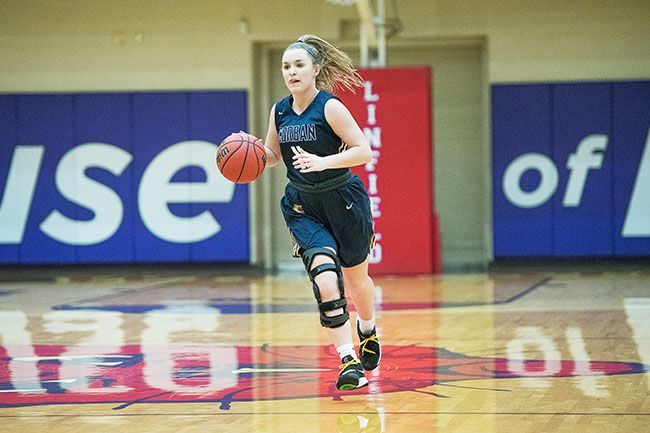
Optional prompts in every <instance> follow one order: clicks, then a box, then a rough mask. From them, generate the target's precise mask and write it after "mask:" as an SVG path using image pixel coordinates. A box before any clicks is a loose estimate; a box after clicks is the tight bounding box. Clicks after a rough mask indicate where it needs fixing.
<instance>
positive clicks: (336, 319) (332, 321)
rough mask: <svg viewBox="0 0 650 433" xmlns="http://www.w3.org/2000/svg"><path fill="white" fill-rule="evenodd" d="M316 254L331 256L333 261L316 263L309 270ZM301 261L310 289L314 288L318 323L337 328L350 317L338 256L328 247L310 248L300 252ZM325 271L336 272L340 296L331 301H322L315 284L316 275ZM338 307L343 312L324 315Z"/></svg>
mask: <svg viewBox="0 0 650 433" xmlns="http://www.w3.org/2000/svg"><path fill="white" fill-rule="evenodd" d="M317 254H324V255H326V256H328V257H331V258H332V259H333V260H334V263H323V264H322V265H318V266H316V267H315V268H314V269H311V270H310V268H311V264H312V262H313V261H314V256H316V255H317ZM302 261H303V263H304V264H305V268H306V269H307V273H308V274H309V279H310V280H311V283H312V289H313V290H314V296H315V297H316V302H318V310H319V311H320V324H321V325H322V326H324V327H326V328H338V327H339V326H343V324H345V322H347V320H348V318H349V317H350V314H349V313H348V310H347V308H346V306H347V305H348V301H347V300H346V299H345V291H344V290H343V274H342V273H341V265H340V263H339V259H338V257H336V253H334V252H333V251H332V250H330V249H328V248H310V249H308V250H307V251H305V252H303V253H302ZM327 271H333V272H334V273H336V278H337V283H338V286H339V292H340V293H341V298H340V299H335V300H333V301H326V302H322V301H321V297H320V289H319V287H318V285H317V284H316V281H315V278H316V275H319V274H321V273H323V272H327ZM339 308H342V309H343V313H341V314H339V315H338V316H331V317H330V316H327V315H325V312H326V311H334V310H337V309H339Z"/></svg>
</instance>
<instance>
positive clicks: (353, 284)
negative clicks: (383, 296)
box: [345, 275, 375, 298]
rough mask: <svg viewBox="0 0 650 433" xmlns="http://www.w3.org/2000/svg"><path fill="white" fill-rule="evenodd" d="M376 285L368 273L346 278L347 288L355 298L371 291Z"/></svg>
mask: <svg viewBox="0 0 650 433" xmlns="http://www.w3.org/2000/svg"><path fill="white" fill-rule="evenodd" d="M374 286H375V285H374V283H373V281H372V279H371V278H370V277H369V276H367V275H366V276H365V277H362V278H357V279H346V280H345V289H346V290H347V291H349V292H350V295H351V296H352V297H353V298H354V297H355V296H356V295H363V294H365V293H367V292H369V291H373V290H374Z"/></svg>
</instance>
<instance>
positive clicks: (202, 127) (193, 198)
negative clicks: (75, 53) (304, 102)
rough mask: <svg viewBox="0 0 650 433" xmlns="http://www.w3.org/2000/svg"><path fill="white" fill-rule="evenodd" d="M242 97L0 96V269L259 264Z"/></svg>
mask: <svg viewBox="0 0 650 433" xmlns="http://www.w3.org/2000/svg"><path fill="white" fill-rule="evenodd" d="M246 126H247V107H246V93H245V92H244V91H209V92H155V93H93V94H86V93H83V94H81V93H75V94H56V95H0V194H1V195H0V197H1V198H2V201H1V202H0V263H4V264H36V263H123V262H135V263H138V262H183V261H225V262H248V261H249V255H250V254H249V222H248V217H249V216H248V190H247V186H246V185H235V184H232V183H230V182H229V181H227V180H225V179H224V178H223V177H222V176H221V174H219V172H218V171H217V170H216V167H215V163H214V155H215V150H216V145H217V144H218V143H219V142H220V141H221V139H222V138H223V137H225V136H226V135H228V134H229V133H231V132H233V131H238V130H240V129H246Z"/></svg>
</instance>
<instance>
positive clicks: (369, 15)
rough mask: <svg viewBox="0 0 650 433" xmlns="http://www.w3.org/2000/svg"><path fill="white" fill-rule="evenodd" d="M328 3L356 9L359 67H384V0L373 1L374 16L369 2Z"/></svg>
mask: <svg viewBox="0 0 650 433" xmlns="http://www.w3.org/2000/svg"><path fill="white" fill-rule="evenodd" d="M327 1H328V2H330V3H333V4H338V5H345V6H350V5H352V4H353V3H354V4H355V5H356V7H357V14H358V15H359V52H360V56H359V60H360V62H359V63H360V65H361V67H364V68H367V67H371V68H373V67H374V68H378V67H383V66H386V7H385V4H384V2H385V0H374V3H375V10H376V14H374V13H373V8H372V6H371V5H370V3H371V0H356V1H355V0H327Z"/></svg>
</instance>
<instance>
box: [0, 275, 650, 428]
mask: <svg viewBox="0 0 650 433" xmlns="http://www.w3.org/2000/svg"><path fill="white" fill-rule="evenodd" d="M116 274H117V273H116V272H114V271H113V272H110V273H108V272H107V273H105V274H102V272H94V273H92V274H79V273H78V272H77V273H75V272H71V273H66V274H62V275H51V277H50V276H48V278H36V277H37V275H36V274H33V275H32V274H30V273H27V275H24V274H23V275H21V277H20V278H12V277H8V276H7V274H5V275H3V277H4V278H3V279H4V281H3V282H1V283H0V422H1V423H2V429H3V431H7V432H38V431H47V432H48V433H56V432H65V433H74V432H82V431H83V432H103V431H106V432H109V431H110V432H116V431H121V432H129V433H132V432H150V431H155V432H251V433H253V432H254V433H258V432H264V433H269V432H282V433H292V432H301V433H305V432H346V433H347V432H364V433H370V432H372V433H380V432H499V433H500V432H518V433H519V432H641V431H650V396H649V391H650V376H649V374H650V373H648V371H649V370H648V365H650V271H648V269H647V268H643V267H640V268H638V269H623V270H616V269H611V270H608V269H606V268H603V269H600V270H598V271H593V270H589V271H583V272H578V271H572V272H569V271H567V270H563V271H546V270H544V269H536V270H532V271H531V270H529V271H523V270H520V271H513V270H507V271H506V270H501V271H491V272H486V273H472V274H445V275H438V276H435V275H434V276H431V275H428V276H414V277H376V278H375V283H376V285H377V309H378V314H377V315H378V323H379V332H380V334H381V342H382V344H383V347H384V356H383V359H382V363H381V366H380V368H379V369H378V370H376V371H375V372H372V373H369V374H368V378H369V381H370V385H369V387H367V388H364V389H361V390H357V391H354V392H347V393H345V392H339V391H337V390H335V389H334V388H333V383H334V382H335V380H336V376H337V374H338V359H337V357H336V356H335V351H334V350H333V349H332V348H331V347H330V346H329V345H328V341H327V340H326V338H325V333H324V331H323V330H322V329H321V328H320V326H319V324H318V318H317V314H316V313H315V301H314V300H313V298H312V293H311V288H310V285H309V283H308V282H307V279H306V277H305V276H303V275H279V276H267V275H250V274H251V273H250V272H245V274H246V275H245V274H238V273H237V271H233V270H232V269H229V270H228V271H227V272H220V271H219V270H212V271H211V272H209V273H208V272H200V271H195V272H184V273H182V274H181V273H179V274H177V276H176V275H174V270H173V269H168V270H167V271H166V272H154V271H134V270H133V269H131V270H127V271H125V272H124V274H123V275H126V276H119V277H118V276H116ZM12 279H13V281H12ZM353 317H354V313H353ZM357 341H358V340H357Z"/></svg>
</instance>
